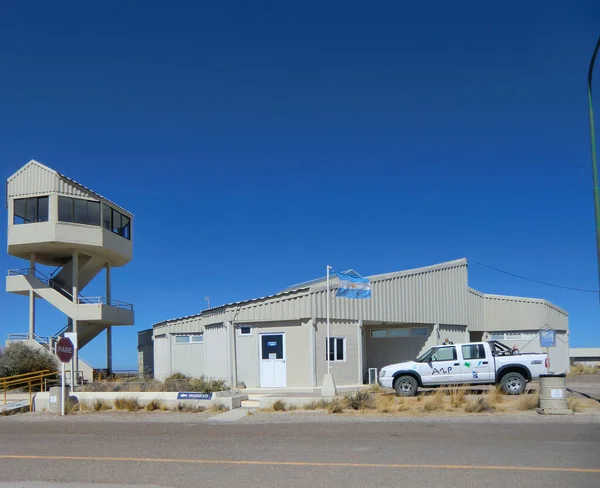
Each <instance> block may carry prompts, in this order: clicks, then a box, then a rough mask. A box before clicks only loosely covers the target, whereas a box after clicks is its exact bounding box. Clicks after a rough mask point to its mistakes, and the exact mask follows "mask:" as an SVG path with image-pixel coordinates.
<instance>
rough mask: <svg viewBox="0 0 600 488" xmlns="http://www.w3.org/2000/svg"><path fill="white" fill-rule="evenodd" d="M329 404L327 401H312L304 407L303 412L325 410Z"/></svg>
mask: <svg viewBox="0 0 600 488" xmlns="http://www.w3.org/2000/svg"><path fill="white" fill-rule="evenodd" d="M330 403H331V402H328V401H327V400H313V401H311V402H310V403H307V404H306V405H304V410H327V409H328V408H329V404H330Z"/></svg>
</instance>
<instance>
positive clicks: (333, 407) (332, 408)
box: [327, 398, 344, 414]
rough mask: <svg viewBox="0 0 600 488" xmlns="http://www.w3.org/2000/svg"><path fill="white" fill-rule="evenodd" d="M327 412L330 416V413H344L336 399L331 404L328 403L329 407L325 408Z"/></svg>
mask: <svg viewBox="0 0 600 488" xmlns="http://www.w3.org/2000/svg"><path fill="white" fill-rule="evenodd" d="M327 411H328V412H329V413H330V414H332V413H341V412H343V411H344V409H343V408H342V404H341V402H340V401H339V400H338V399H337V398H336V399H335V400H333V401H332V402H331V403H329V405H328V406H327Z"/></svg>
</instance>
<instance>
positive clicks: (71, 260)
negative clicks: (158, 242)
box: [6, 161, 134, 379]
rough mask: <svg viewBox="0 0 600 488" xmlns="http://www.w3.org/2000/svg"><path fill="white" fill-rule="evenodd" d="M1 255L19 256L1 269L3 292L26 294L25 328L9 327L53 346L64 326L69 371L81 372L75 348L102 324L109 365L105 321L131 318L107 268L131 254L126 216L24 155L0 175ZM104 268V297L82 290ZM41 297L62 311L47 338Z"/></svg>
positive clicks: (86, 370)
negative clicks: (0, 210) (0, 208)
mask: <svg viewBox="0 0 600 488" xmlns="http://www.w3.org/2000/svg"><path fill="white" fill-rule="evenodd" d="M6 188H7V209H8V254H10V255H12V256H15V257H17V258H21V259H23V265H22V266H21V267H20V268H19V269H12V270H9V271H8V276H7V277H6V291H7V292H9V293H15V294H18V295H23V296H25V297H27V298H28V306H29V330H28V331H27V332H26V333H23V334H11V335H10V336H9V340H13V341H14V340H25V341H28V342H29V343H30V344H31V345H32V346H35V347H44V348H46V349H48V350H50V351H51V352H54V349H55V345H56V341H57V340H58V339H59V338H60V337H61V336H63V335H64V334H65V333H71V334H73V335H72V337H73V338H74V339H76V340H75V342H77V344H76V348H77V349H76V354H75V359H74V365H73V371H76V372H77V375H76V377H77V378H78V379H81V378H82V377H85V378H88V379H89V376H90V373H91V371H90V369H91V368H89V367H86V365H85V363H83V362H81V364H80V362H79V360H78V359H79V358H78V352H77V351H78V350H80V349H82V348H83V347H85V345H86V344H88V343H89V342H90V341H91V340H93V339H94V338H95V337H96V336H97V335H98V334H100V333H101V332H103V331H104V330H106V331H107V335H106V337H107V344H106V358H107V359H106V362H107V368H108V369H109V370H111V369H112V354H111V348H112V347H111V336H112V335H111V327H112V326H121V325H133V321H134V313H133V305H131V304H130V303H127V302H125V301H120V300H117V299H115V297H113V296H112V293H111V269H113V268H115V267H121V266H125V265H126V264H127V263H128V262H129V261H131V258H132V250H133V237H132V226H133V215H132V214H131V213H130V212H128V211H127V210H125V209H124V208H122V207H120V206H119V205H117V204H116V203H114V202H111V201H110V200H108V199H106V198H104V197H102V196H100V195H99V194H97V193H96V192H94V191H92V190H90V189H89V188H87V187H85V186H83V185H81V184H80V183H77V182H76V181H73V180H72V179H71V178H68V177H67V176H65V175H63V174H60V173H58V172H57V171H54V170H53V169H51V168H48V167H47V166H45V165H43V164H41V163H39V162H37V161H30V162H29V163H27V164H26V165H25V166H23V167H22V168H21V169H19V170H18V171H17V172H16V173H14V174H13V175H12V176H11V177H10V178H8V180H7V182H6ZM99 275H103V278H104V283H105V286H104V287H103V288H104V290H105V293H104V295H103V296H95V297H90V296H87V295H85V288H86V287H87V285H88V284H89V283H90V282H91V281H92V280H94V279H95V278H96V277H97V276H99ZM39 299H42V300H45V301H47V302H48V303H49V304H50V305H52V306H53V307H55V308H56V309H58V310H60V311H61V312H62V313H64V315H65V323H64V324H62V327H60V328H59V327H57V332H56V333H55V334H54V335H53V336H51V337H40V336H39V335H38V334H37V332H36V320H35V312H36V301H37V300H39Z"/></svg>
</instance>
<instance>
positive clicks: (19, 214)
mask: <svg viewBox="0 0 600 488" xmlns="http://www.w3.org/2000/svg"><path fill="white" fill-rule="evenodd" d="M14 211H15V216H14V218H13V223H14V224H27V223H28V222H27V199H26V198H19V199H18V200H15V205H14Z"/></svg>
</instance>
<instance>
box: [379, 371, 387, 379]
mask: <svg viewBox="0 0 600 488" xmlns="http://www.w3.org/2000/svg"><path fill="white" fill-rule="evenodd" d="M385 373H386V371H385V369H382V370H381V371H379V377H380V378H383V377H384V376H385Z"/></svg>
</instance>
